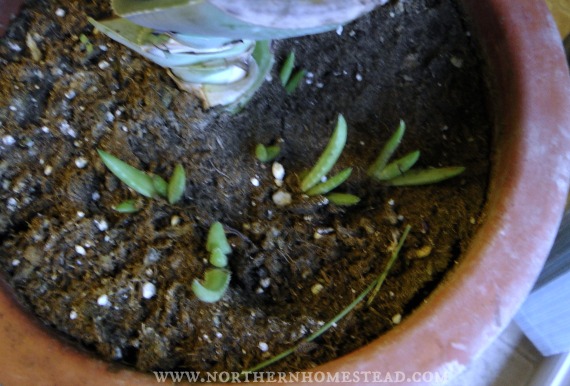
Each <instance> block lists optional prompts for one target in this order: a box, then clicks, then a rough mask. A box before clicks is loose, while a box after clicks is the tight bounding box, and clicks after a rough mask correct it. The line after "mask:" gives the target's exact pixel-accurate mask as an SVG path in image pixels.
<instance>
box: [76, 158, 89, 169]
mask: <svg viewBox="0 0 570 386" xmlns="http://www.w3.org/2000/svg"><path fill="white" fill-rule="evenodd" d="M87 163H88V162H87V160H86V159H85V158H83V157H79V158H76V159H75V166H77V167H78V168H79V169H83V168H84V167H85V166H87Z"/></svg>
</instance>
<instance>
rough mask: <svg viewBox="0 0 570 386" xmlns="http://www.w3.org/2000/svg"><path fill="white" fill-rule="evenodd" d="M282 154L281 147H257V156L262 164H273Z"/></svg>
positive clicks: (260, 145)
mask: <svg viewBox="0 0 570 386" xmlns="http://www.w3.org/2000/svg"><path fill="white" fill-rule="evenodd" d="M280 152H281V147H279V146H277V145H274V146H265V145H263V144H261V143H260V144H258V145H257V146H256V147H255V156H256V157H257V159H258V160H260V161H261V162H271V161H273V160H274V159H275V158H277V156H278V155H279V153H280Z"/></svg>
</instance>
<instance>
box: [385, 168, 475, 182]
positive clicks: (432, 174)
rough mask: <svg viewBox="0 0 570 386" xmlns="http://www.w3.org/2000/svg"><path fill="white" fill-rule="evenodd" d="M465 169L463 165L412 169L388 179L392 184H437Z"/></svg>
mask: <svg viewBox="0 0 570 386" xmlns="http://www.w3.org/2000/svg"><path fill="white" fill-rule="evenodd" d="M464 171H465V167H463V166H449V167H443V168H433V169H422V170H410V171H408V172H406V173H404V174H402V175H401V176H399V177H396V178H393V179H391V180H390V181H387V184H388V185H392V186H415V185H427V184H435V183H438V182H441V181H445V180H448V179H450V178H453V177H456V176H458V175H459V174H461V173H463V172H464Z"/></svg>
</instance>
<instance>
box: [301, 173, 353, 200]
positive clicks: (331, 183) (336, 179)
mask: <svg viewBox="0 0 570 386" xmlns="http://www.w3.org/2000/svg"><path fill="white" fill-rule="evenodd" d="M351 174H352V168H346V169H344V170H343V171H341V172H340V173H338V174H336V175H335V176H333V177H331V178H329V179H328V180H326V181H325V182H321V183H320V184H317V185H315V186H313V187H312V188H311V189H309V190H307V195H309V196H315V195H317V194H326V193H328V192H330V191H331V190H333V189H335V188H337V187H338V186H340V185H341V184H342V183H343V182H344V181H346V180H347V179H348V177H350V175H351Z"/></svg>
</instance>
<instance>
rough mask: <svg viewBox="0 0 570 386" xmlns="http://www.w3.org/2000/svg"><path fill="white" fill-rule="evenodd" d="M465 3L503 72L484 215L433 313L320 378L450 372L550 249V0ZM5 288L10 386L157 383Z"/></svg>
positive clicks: (526, 286)
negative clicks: (25, 306)
mask: <svg viewBox="0 0 570 386" xmlns="http://www.w3.org/2000/svg"><path fill="white" fill-rule="evenodd" d="M464 4H465V7H466V9H467V11H468V13H469V15H471V17H472V19H473V22H474V26H475V29H476V30H477V31H478V34H479V37H480V39H481V41H482V44H483V46H484V47H485V49H486V54H487V57H488V61H489V65H490V67H491V68H492V69H494V70H495V72H494V73H495V74H496V76H495V79H496V83H495V85H494V90H495V93H496V95H495V96H496V97H497V101H498V108H497V114H496V117H497V121H496V127H498V128H500V130H499V131H498V133H499V135H498V136H497V138H496V141H497V144H498V145H499V146H500V149H501V151H500V152H496V154H495V163H494V165H495V166H494V172H493V176H492V182H491V189H490V193H489V201H488V204H487V211H486V213H487V214H486V216H487V218H486V219H485V221H484V223H483V224H482V226H481V228H480V229H479V231H478V232H477V234H476V236H475V238H474V240H473V241H472V243H471V245H470V247H469V249H468V250H467V251H466V253H465V255H464V256H463V260H462V262H461V264H459V265H458V266H457V267H456V269H455V271H454V272H452V273H451V274H449V275H448V276H447V278H446V279H445V285H440V286H439V287H438V289H436V291H434V293H432V295H430V297H429V298H428V299H427V300H426V303H425V304H424V305H422V306H421V307H419V308H418V309H417V310H416V311H415V312H414V313H413V314H412V315H411V316H409V317H407V318H406V319H405V320H404V321H403V322H402V323H401V324H400V325H399V326H397V327H396V328H394V329H393V330H391V331H389V332H388V333H386V334H384V335H382V336H381V337H380V338H378V339H377V340H375V341H374V342H373V343H371V344H369V345H367V346H365V347H363V348H361V349H359V350H357V351H355V352H353V353H351V354H348V355H346V356H344V357H342V358H338V359H336V360H334V361H331V362H328V363H326V364H324V365H322V366H319V367H317V368H315V369H313V370H311V371H328V372H339V371H351V372H354V371H381V372H382V373H386V372H401V373H404V374H406V375H408V376H411V375H412V374H416V373H421V372H439V373H440V375H442V376H446V375H447V376H452V375H453V374H455V373H457V372H458V371H460V370H462V369H463V368H464V367H465V366H466V365H467V364H468V363H469V361H470V360H471V359H472V358H473V357H474V356H476V355H477V354H479V353H480V352H482V350H484V349H485V348H486V347H487V345H488V344H490V342H491V341H492V340H493V339H494V338H495V337H496V336H497V335H498V334H499V333H500V332H501V331H502V329H503V328H504V327H505V326H506V325H507V324H508V322H509V321H510V320H511V318H512V316H513V315H514V313H515V312H516V310H517V309H518V307H519V306H520V304H521V302H522V301H523V300H524V298H525V297H526V295H527V293H528V291H529V290H530V289H531V287H532V284H533V282H534V280H535V279H536V277H537V275H538V273H539V272H540V269H541V268H542V265H543V263H544V260H545V259H546V256H547V254H548V251H549V250H550V248H551V246H552V243H553V240H554V237H555V234H556V230H557V228H558V224H559V222H560V218H561V215H562V212H563V208H564V203H565V200H566V195H567V192H568V181H569V173H570V171H569V170H568V168H567V165H569V164H570V154H569V149H570V135H569V134H568V133H570V130H569V129H570V127H569V125H570V79H569V76H568V70H567V67H566V60H565V58H564V53H563V51H562V46H561V43H560V38H559V35H558V32H557V30H556V27H555V25H554V22H553V20H552V18H551V17H550V15H549V12H548V9H547V7H546V5H545V4H544V3H543V2H537V1H535V0H522V1H519V2H516V3H515V2H512V1H510V0H488V1H485V2H483V1H480V0H464ZM507 41H509V42H510V44H506V43H507ZM536 157H538V158H536ZM535 159H540V163H538V162H536V161H535ZM521 209H522V212H521V211H520V210H521ZM0 284H2V289H3V290H2V291H1V292H0V342H2V343H1V344H0V357H2V358H3V361H2V363H0V374H1V375H0V376H2V377H7V378H8V379H0V381H1V382H7V383H8V384H30V383H35V382H38V381H41V382H43V383H49V382H50V381H51V382H57V383H59V384H79V383H82V384H86V385H88V384H117V385H118V384H131V383H135V382H136V383H137V384H155V382H156V381H155V379H154V377H152V375H150V376H149V375H145V374H140V373H136V372H134V371H131V370H128V369H122V368H121V369H114V370H113V369H110V365H109V364H106V363H104V362H102V361H100V360H98V359H94V358H92V357H91V356H89V355H87V354H79V353H78V351H77V349H75V348H73V347H71V346H69V345H67V344H66V343H65V342H62V341H60V340H58V339H57V338H55V337H54V336H52V335H51V334H50V333H49V332H47V331H46V330H45V329H44V328H42V327H41V326H40V325H39V324H38V323H37V322H36V321H34V320H33V319H32V318H30V317H29V316H28V315H27V314H26V313H25V312H23V311H22V310H21V309H20V308H19V306H18V305H17V304H16V303H15V301H14V299H13V298H12V297H11V295H10V294H9V292H8V291H6V287H5V285H4V284H3V283H0ZM467 307H468V308H467ZM433 374H434V373H432V375H433ZM361 380H362V379H361ZM403 384H405V383H403ZM415 384H418V383H415Z"/></svg>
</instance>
